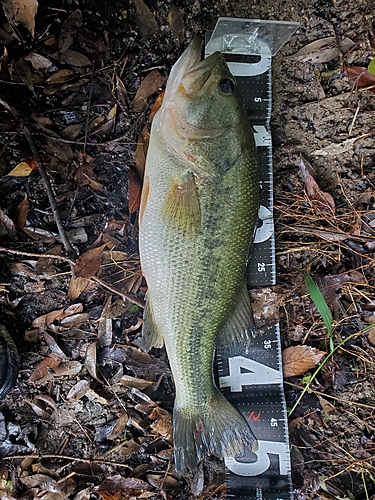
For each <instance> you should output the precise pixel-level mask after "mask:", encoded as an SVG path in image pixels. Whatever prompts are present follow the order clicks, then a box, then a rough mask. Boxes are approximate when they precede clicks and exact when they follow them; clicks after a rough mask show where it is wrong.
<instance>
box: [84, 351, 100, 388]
mask: <svg viewBox="0 0 375 500" xmlns="http://www.w3.org/2000/svg"><path fill="white" fill-rule="evenodd" d="M85 365H86V368H87V371H88V372H89V374H90V375H91V376H92V377H93V378H95V379H96V380H98V376H97V374H96V342H92V343H91V344H89V345H88V346H87V350H86V357H85Z"/></svg>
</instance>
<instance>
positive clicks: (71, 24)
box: [59, 9, 82, 54]
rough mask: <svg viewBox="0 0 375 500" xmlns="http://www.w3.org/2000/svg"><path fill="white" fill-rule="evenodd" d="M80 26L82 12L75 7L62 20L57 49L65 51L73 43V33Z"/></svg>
mask: <svg viewBox="0 0 375 500" xmlns="http://www.w3.org/2000/svg"><path fill="white" fill-rule="evenodd" d="M81 26H82V12H81V11H80V10H79V9H77V10H75V11H74V12H72V13H71V14H70V16H69V17H68V18H67V19H66V20H65V21H64V22H63V25H62V27H61V32H60V37H59V51H60V53H61V54H62V53H63V52H66V51H67V50H68V49H69V48H70V47H71V46H72V44H73V41H74V33H75V31H76V29H77V28H80V27H81Z"/></svg>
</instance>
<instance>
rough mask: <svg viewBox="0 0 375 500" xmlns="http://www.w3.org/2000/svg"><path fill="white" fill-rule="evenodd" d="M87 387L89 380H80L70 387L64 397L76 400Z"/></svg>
mask: <svg viewBox="0 0 375 500" xmlns="http://www.w3.org/2000/svg"><path fill="white" fill-rule="evenodd" d="M89 389H90V382H89V381H88V380H80V381H79V382H77V383H76V384H74V386H73V387H72V388H71V389H70V391H69V392H68V394H67V396H66V399H67V400H68V401H77V399H80V398H82V397H83V396H84V395H85V394H86V392H87V391H88V390H89Z"/></svg>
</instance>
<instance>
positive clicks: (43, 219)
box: [0, 0, 375, 500]
mask: <svg viewBox="0 0 375 500" xmlns="http://www.w3.org/2000/svg"><path fill="white" fill-rule="evenodd" d="M145 6H146V7H145ZM174 6H175V8H176V7H177V8H178V10H176V9H175V8H174V11H173V15H172V14H171V13H170V12H171V8H172V3H171V2H170V1H165V0H160V1H153V0H148V1H147V2H146V4H144V3H143V2H142V1H140V0H137V1H135V2H134V3H130V2H128V1H126V0H123V1H117V0H108V1H106V2H103V1H100V0H75V1H72V0H66V1H64V0H40V1H39V9H38V13H37V15H36V18H35V34H34V37H32V36H31V35H30V33H29V32H28V30H27V29H26V28H25V27H24V26H22V25H18V26H16V27H15V28H14V29H13V30H12V29H11V28H10V26H9V23H8V21H7V17H6V16H5V15H4V14H3V13H1V15H0V24H1V26H0V42H1V40H3V42H4V45H0V51H2V56H1V54H0V57H1V60H0V96H1V99H2V101H1V106H0V115H1V120H0V177H1V180H0V193H1V195H0V209H1V212H0V215H1V219H0V230H1V232H0V238H1V247H2V250H1V252H2V253H1V255H2V259H1V263H0V266H1V286H0V297H1V302H0V308H1V309H0V314H1V322H2V323H3V324H4V325H5V326H6V327H7V329H8V331H9V332H10V333H11V335H12V337H13V339H14V340H15V342H16V344H17V347H18V350H19V353H20V357H21V361H20V372H19V377H18V381H17V384H16V386H15V387H14V388H13V389H12V391H11V392H10V393H9V395H8V396H7V397H6V398H5V399H4V400H3V401H1V403H0V411H1V418H0V455H1V456H2V457H3V464H2V466H1V478H0V488H1V491H2V495H3V496H2V497H3V498H22V499H28V498H43V499H51V498H53V499H60V498H71V499H75V500H78V499H85V498H87V499H88V498H98V497H99V495H100V496H101V498H152V499H159V498H160V499H161V498H163V499H166V498H168V499H169V498H170V499H181V500H182V499H187V498H191V497H192V496H193V495H196V496H198V498H201V499H217V498H224V497H225V484H224V466H223V464H222V463H221V462H220V461H219V460H216V459H214V458H212V459H209V460H207V461H206V462H205V464H204V467H202V469H201V470H200V472H199V474H198V475H196V476H195V477H193V478H188V479H183V478H179V477H178V476H176V474H175V473H174V468H173V441H172V438H171V410H172V405H173V390H174V389H173V381H172V377H171V374H170V371H169V368H168V363H167V359H166V356H165V353H164V351H153V352H152V353H151V354H146V353H145V352H144V351H143V350H142V349H141V348H142V341H141V339H140V326H141V317H142V308H141V305H142V303H143V297H144V294H145V291H146V284H145V282H144V281H143V279H142V275H141V272H140V267H139V259H138V249H137V232H138V228H137V210H138V206H139V192H140V186H141V181H140V177H141V174H142V154H143V151H144V149H143V146H142V145H143V143H144V142H146V141H147V131H146V130H145V127H147V125H148V121H149V114H150V111H151V109H152V108H153V105H154V102H155V99H156V97H157V96H158V94H160V91H161V88H162V87H163V84H164V81H165V77H166V76H167V75H168V74H169V71H170V68H171V66H172V65H173V63H174V62H175V61H176V59H177V57H178V56H179V55H180V53H181V52H182V50H183V48H184V47H185V46H186V44H187V42H188V41H189V40H190V39H191V37H192V36H193V35H195V34H199V35H204V33H205V31H206V30H207V29H212V28H213V27H214V26H215V24H216V21H217V18H218V17H241V18H253V19H269V20H279V21H298V22H299V23H300V28H299V29H298V30H297V32H296V33H295V35H294V36H293V37H292V39H291V40H290V41H289V42H288V43H287V44H286V45H285V46H284V47H283V48H282V49H281V51H280V52H279V53H278V54H277V55H276V56H275V58H274V60H273V113H272V119H271V128H272V137H273V155H274V156H273V162H274V192H275V217H276V252H277V269H278V271H277V285H276V286H275V287H273V289H272V297H273V299H272V300H274V302H275V303H276V304H277V308H278V314H279V315H280V324H281V332H282V342H283V346H282V347H283V348H284V349H285V348H287V347H290V346H297V345H306V346H312V347H313V348H316V349H319V350H321V351H324V352H326V353H327V352H329V350H330V340H329V333H328V331H327V327H326V325H325V324H324V322H323V320H322V318H321V316H320V314H319V312H318V310H317V309H316V307H315V306H314V303H313V301H312V299H311V296H310V294H309V292H308V290H307V288H306V285H305V273H306V272H308V273H309V274H310V275H311V276H312V277H313V278H314V280H315V282H316V283H317V284H318V286H319V288H320V290H321V292H322V294H323V296H324V299H325V301H326V303H327V304H328V306H329V308H330V311H331V314H332V318H333V342H334V345H335V346H337V345H339V344H340V348H338V349H337V350H336V351H335V352H334V354H333V355H332V356H331V357H329V358H328V359H327V360H326V361H325V363H324V365H323V366H322V368H321V369H320V371H319V373H318V374H317V375H316V377H312V376H311V374H312V373H314V371H313V370H310V372H307V373H303V374H299V375H295V376H293V377H288V378H286V379H285V391H286V396H287V404H288V407H289V408H293V406H294V405H295V403H296V402H297V400H298V398H299V396H300V395H301V391H302V389H303V387H304V386H306V384H309V389H308V391H306V392H305V394H304V396H303V397H302V398H301V399H300V400H299V401H298V404H297V406H296V408H295V409H294V410H293V412H291V414H290V417H289V428H290V441H291V456H292V477H293V485H294V496H295V498H296V499H299V500H304V499H321V498H322V499H326V498H328V499H333V498H342V499H344V498H345V499H346V498H347V499H368V498H375V470H374V466H375V461H374V448H375V421H374V416H373V415H374V410H375V404H374V398H375V388H374V387H375V385H374V381H375V370H374V363H375V334H374V330H373V329H372V328H371V325H372V324H373V323H375V312H374V311H375V302H374V300H373V290H374V285H375V281H374V278H375V274H374V265H373V264H374V258H373V252H374V251H375V245H374V222H373V221H374V213H375V206H374V182H375V165H374V153H375V145H374V141H373V130H374V111H375V98H374V88H372V87H371V85H372V86H374V83H375V82H374V78H375V77H371V75H368V74H367V73H366V74H362V71H364V70H365V68H366V67H367V66H368V64H369V63H370V61H371V60H372V58H373V57H374V56H375V36H374V32H373V26H372V22H373V19H374V4H373V3H372V2H371V1H370V0H368V1H365V0H355V1H354V0H345V1H344V0H337V1H335V0H329V1H321V0H310V1H308V0H295V1H293V2H291V1H290V0H276V1H268V0H265V1H263V2H259V1H256V0H254V1H247V0H246V1H244V0H239V1H237V2H233V3H230V2H227V1H224V0H218V1H216V2H215V1H211V0H208V1H206V2H203V1H201V0H189V1H186V2H185V1H176V2H175V4H174ZM78 10H79V11H80V12H81V15H80V14H79V13H78ZM178 12H179V14H178ZM74 13H75V14H74ZM171 19H172V20H173V30H171V27H170V23H171ZM172 31H173V33H172ZM328 37H331V39H330V40H329V42H327V43H328V45H326V46H324V47H323V46H322V45H321V46H320V47H319V46H317V45H309V44H312V42H317V41H319V40H321V39H323V38H328ZM317 43H318V42H317ZM303 48H305V52H304V53H303V52H299V51H300V50H301V49H303ZM69 51H70V52H69ZM32 54H39V55H40V56H43V57H44V58H45V59H43V60H42V61H41V60H40V59H39V60H38V61H39V63H38V62H37V60H36V59H32V56H31V55H32ZM25 58H26V59H25ZM48 62H49V63H50V65H51V66H49V65H48V64H47V63H48ZM38 64H39V66H38ZM359 67H362V68H364V69H360V70H359V69H358V68H359ZM348 68H349V69H348ZM57 69H59V70H64V71H65V73H59V76H58V78H57V77H56V70H57ZM152 71H157V72H158V74H156V73H153V75H154V79H155V78H156V77H157V78H159V80H157V83H156V84H155V83H154V85H155V87H154V90H153V91H152V92H151V93H150V94H149V95H148V94H147V92H146V94H145V97H144V102H142V103H141V105H140V106H139V107H137V105H136V104H135V102H134V98H135V96H136V93H137V90H138V89H139V88H140V85H141V82H142V81H144V79H145V77H146V76H147V75H148V74H150V73H151V72H152ZM54 74H55V77H53V75H54ZM54 78H55V79H54ZM21 122H22V123H24V125H26V128H27V129H28V130H30V131H31V135H32V143H33V144H34V146H35V148H36V151H37V152H38V153H39V155H40V157H41V161H42V163H43V164H44V165H45V167H46V169H47V172H48V176H49V178H50V180H51V182H52V187H53V192H54V197H55V200H56V203H57V209H58V212H59V214H60V216H61V218H62V221H63V225H64V228H65V230H66V231H67V234H68V236H69V239H70V242H71V244H72V245H73V253H72V252H71V254H70V255H67V253H66V251H65V250H66V248H65V249H64V242H62V241H61V239H60V237H59V234H58V229H57V227H56V217H55V215H54V213H53V211H52V210H51V205H50V201H49V199H48V196H47V193H46V189H45V183H44V182H43V181H42V178H41V176H40V173H39V172H38V169H37V165H36V155H35V151H32V150H31V149H30V143H29V142H28V141H27V137H26V135H25V133H24V132H23V130H24V129H22V128H21V127H20V125H21ZM137 143H138V147H137ZM136 150H137V154H135V152H136ZM301 161H302V162H305V163H306V162H307V161H308V162H309V164H310V165H311V167H308V168H307V170H308V172H309V173H311V172H312V168H313V169H314V171H315V172H314V176H315V182H316V184H314V182H313V181H312V178H311V176H310V175H308V178H307V179H304V178H303V176H302V174H301V169H300V162H301ZM21 162H26V163H27V164H28V165H30V166H31V167H32V169H33V170H32V171H31V173H30V171H28V175H24V176H18V175H13V174H11V175H9V173H10V172H11V171H12V169H13V168H15V167H16V166H17V165H19V164H20V163H21ZM327 193H328V195H330V196H331V197H330V196H328V195H327ZM25 195H27V204H26V201H25V199H26V198H25ZM104 244H107V246H105V247H104ZM93 248H96V249H99V250H97V251H96V252H95V251H94V252H93V253H92V254H87V253H86V252H87V251H88V250H89V249H93ZM74 254H76V255H74ZM46 255H47V256H46ZM77 255H80V256H83V255H85V256H86V257H84V258H82V257H81V263H80V264H81V270H80V271H79V272H77V268H76V274H79V276H78V277H74V276H73V274H72V267H71V261H72V260H75V259H76V256H77ZM54 256H56V258H54ZM64 257H65V260H64ZM69 259H70V261H69ZM77 265H78V264H77ZM98 280H100V282H98ZM268 296H269V297H270V296H271V295H268ZM124 298H125V300H124ZM56 311H57V312H56ZM48 313H51V315H49V316H48V317H46V316H45V315H46V314H48ZM364 328H367V329H366V330H365V331H363V329H364ZM105 478H107V479H105ZM103 481H104V482H103ZM99 489H100V490H101V491H99ZM119 492H121V493H119ZM121 495H122V496H121Z"/></svg>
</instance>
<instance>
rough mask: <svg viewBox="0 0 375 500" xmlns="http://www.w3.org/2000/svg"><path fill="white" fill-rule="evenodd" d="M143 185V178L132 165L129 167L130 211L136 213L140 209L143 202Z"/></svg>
mask: <svg viewBox="0 0 375 500" xmlns="http://www.w3.org/2000/svg"><path fill="white" fill-rule="evenodd" d="M141 192H142V185H141V180H140V178H139V176H138V173H137V171H136V170H134V169H132V168H131V167H130V169H129V188H128V193H129V213H131V214H132V213H134V212H136V211H137V210H138V208H139V205H140V203H141Z"/></svg>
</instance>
